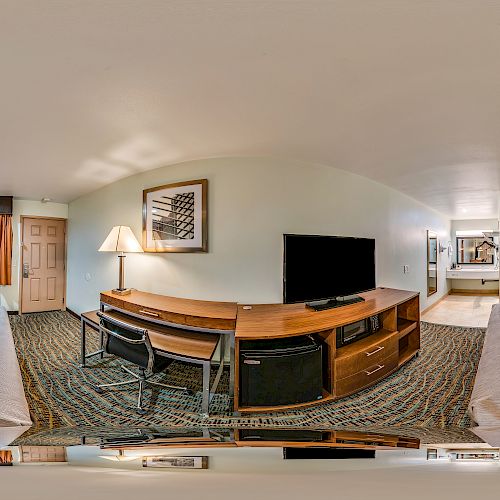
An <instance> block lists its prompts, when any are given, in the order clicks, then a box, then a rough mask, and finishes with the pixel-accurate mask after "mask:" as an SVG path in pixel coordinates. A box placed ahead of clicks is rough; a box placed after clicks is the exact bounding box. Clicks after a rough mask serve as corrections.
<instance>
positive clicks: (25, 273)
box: [23, 264, 30, 278]
mask: <svg viewBox="0 0 500 500" xmlns="http://www.w3.org/2000/svg"><path fill="white" fill-rule="evenodd" d="M29 277H30V265H29V264H23V278H29Z"/></svg>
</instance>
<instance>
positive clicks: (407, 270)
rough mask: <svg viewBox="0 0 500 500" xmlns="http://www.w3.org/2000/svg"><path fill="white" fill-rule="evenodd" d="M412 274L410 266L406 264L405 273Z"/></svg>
mask: <svg viewBox="0 0 500 500" xmlns="http://www.w3.org/2000/svg"><path fill="white" fill-rule="evenodd" d="M409 272H410V266H409V265H408V264H405V265H404V266H403V273H404V274H408V273H409Z"/></svg>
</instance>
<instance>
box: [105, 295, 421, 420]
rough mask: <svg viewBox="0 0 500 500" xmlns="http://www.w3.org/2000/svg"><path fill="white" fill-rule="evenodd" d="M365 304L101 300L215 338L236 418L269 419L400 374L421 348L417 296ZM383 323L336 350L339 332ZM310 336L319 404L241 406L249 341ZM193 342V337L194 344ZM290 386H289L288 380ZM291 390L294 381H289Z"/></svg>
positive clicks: (152, 297) (151, 297)
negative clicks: (368, 321)
mask: <svg viewBox="0 0 500 500" xmlns="http://www.w3.org/2000/svg"><path fill="white" fill-rule="evenodd" d="M360 295H361V296H362V297H363V298H364V299H365V300H364V301H363V302H358V303H355V304H350V305H346V306H343V307H339V308H335V309H329V310H325V311H313V310H312V309H309V308H307V307H306V306H305V305H304V304H258V305H237V304H236V303H232V302H207V301H198V300H189V299H180V298H175V297H166V296H163V295H156V294H151V293H146V292H140V291H133V292H132V293H131V294H130V295H126V296H116V295H113V293H112V292H103V293H102V294H101V308H103V307H105V306H106V307H111V308H113V309H116V310H118V311H121V312H122V313H126V314H130V315H131V316H132V317H135V318H140V319H142V320H144V321H149V322H151V323H152V325H154V324H163V325H167V326H175V327H177V328H181V329H183V330H188V331H189V330H191V331H193V332H197V337H196V338H197V339H198V341H199V333H200V332H202V333H203V332H206V333H208V334H213V333H218V334H220V335H222V337H223V338H224V340H229V342H225V343H224V344H223V347H224V348H225V349H227V355H228V356H229V358H230V384H229V385H230V396H234V398H233V401H234V411H235V412H238V413H245V412H270V411H279V410H287V409H295V408H301V407H305V406H309V405H316V404H321V403H323V402H325V401H331V400H333V399H339V398H342V397H345V396H348V395H351V394H354V393H356V392H358V391H360V390H362V389H364V388H366V387H368V386H370V385H372V384H375V383H376V382H378V381H380V380H381V379H383V378H385V377H387V376H388V375H390V374H391V373H393V372H395V371H396V370H397V369H398V368H399V367H401V366H402V365H403V364H405V363H406V362H408V361H409V360H410V359H411V358H412V357H414V356H415V355H416V354H417V353H418V350H419V349H420V307H419V294H418V293H417V292H410V291H405V290H396V289H392V288H377V289H376V290H373V291H370V292H366V293H362V294H360ZM372 316H378V317H379V321H380V329H379V330H378V331H377V332H376V333H373V334H371V335H369V336H368V337H365V338H363V339H361V340H358V341H356V342H353V343H351V344H348V345H345V346H342V347H337V346H336V331H337V328H338V327H341V326H344V325H348V324H350V323H354V322H356V321H360V320H362V319H365V318H370V317H372ZM305 335H310V336H313V337H314V338H315V339H316V340H317V341H319V342H320V343H321V345H322V348H323V351H324V355H323V360H324V361H323V372H324V374H325V375H326V376H324V377H323V379H324V381H323V396H322V399H320V400H314V401H310V402H305V403H300V404H292V405H281V406H247V407H245V406H242V405H241V404H240V383H239V381H240V363H239V351H240V347H241V346H242V345H243V343H244V342H245V341H255V340H265V339H269V340H270V339H280V338H285V337H296V336H305ZM194 338H195V336H194V337H193V339H194ZM284 382H285V381H284ZM291 383H293V381H291Z"/></svg>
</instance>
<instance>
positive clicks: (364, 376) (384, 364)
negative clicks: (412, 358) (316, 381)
mask: <svg viewBox="0 0 500 500" xmlns="http://www.w3.org/2000/svg"><path fill="white" fill-rule="evenodd" d="M398 358H399V354H398V352H397V351H396V352H395V353H393V354H391V355H390V356H389V357H388V358H384V359H382V360H381V361H380V362H379V363H374V364H373V365H371V366H369V367H368V368H367V369H364V370H361V371H360V372H358V373H355V374H354V375H351V376H350V377H346V378H343V379H340V380H337V383H336V384H335V385H336V387H335V397H343V396H347V395H349V394H352V393H354V392H357V391H359V390H360V389H363V388H365V387H368V386H369V385H372V384H374V383H375V382H377V381H378V380H380V379H383V378H384V377H385V376H386V375H387V374H388V373H390V372H392V371H393V370H394V369H396V368H397V366H398Z"/></svg>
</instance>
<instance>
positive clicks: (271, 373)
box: [240, 336, 323, 406]
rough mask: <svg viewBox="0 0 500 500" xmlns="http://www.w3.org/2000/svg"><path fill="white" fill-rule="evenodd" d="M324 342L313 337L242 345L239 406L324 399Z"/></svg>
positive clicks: (262, 341) (273, 404) (286, 403)
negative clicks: (322, 343) (322, 353)
mask: <svg viewBox="0 0 500 500" xmlns="http://www.w3.org/2000/svg"><path fill="white" fill-rule="evenodd" d="M321 360H322V356H321V344H320V343H319V342H317V341H316V340H315V339H313V338H312V337H310V336H301V337H292V338H287V339H279V340H256V341H245V342H242V343H241V345H240V405H241V406H278V405H289V404H295V403H305V402H308V401H314V400H318V399H322V397H323V395H322V388H323V376H322V363H321Z"/></svg>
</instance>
